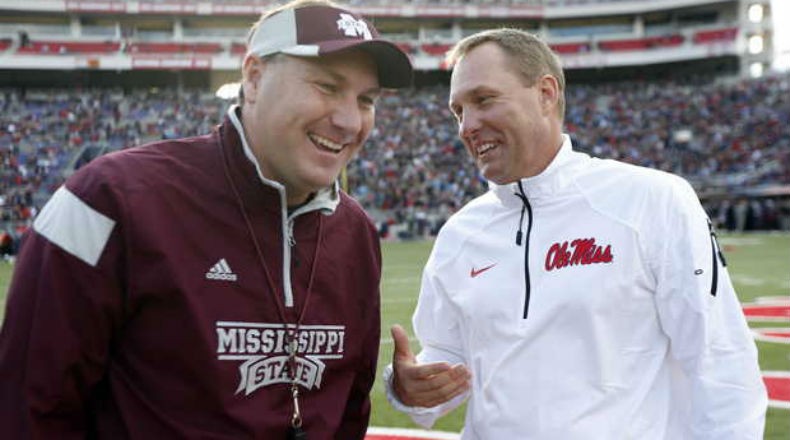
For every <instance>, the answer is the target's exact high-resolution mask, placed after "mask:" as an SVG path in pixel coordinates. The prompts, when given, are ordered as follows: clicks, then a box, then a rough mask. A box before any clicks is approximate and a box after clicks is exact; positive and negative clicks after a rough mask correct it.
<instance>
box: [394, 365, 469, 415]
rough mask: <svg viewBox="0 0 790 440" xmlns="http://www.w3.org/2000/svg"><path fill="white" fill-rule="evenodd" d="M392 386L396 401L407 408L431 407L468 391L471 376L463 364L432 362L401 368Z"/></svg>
mask: <svg viewBox="0 0 790 440" xmlns="http://www.w3.org/2000/svg"><path fill="white" fill-rule="evenodd" d="M399 373H400V374H398V373H396V382H395V383H394V384H393V385H394V386H395V390H396V392H397V394H398V397H399V398H400V400H401V401H402V402H403V403H404V404H406V405H409V406H422V407H431V406H436V405H438V404H440V403H444V402H446V401H448V400H450V399H452V398H454V397H456V396H458V395H459V394H461V393H463V392H465V391H466V390H468V389H469V382H470V378H471V375H470V373H469V370H467V368H466V367H465V366H463V365H460V364H459V365H455V366H452V367H451V366H450V365H449V364H447V363H434V364H425V365H419V366H412V367H410V368H403V369H401V371H400V372H399Z"/></svg>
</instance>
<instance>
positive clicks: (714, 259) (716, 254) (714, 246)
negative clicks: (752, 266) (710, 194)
mask: <svg viewBox="0 0 790 440" xmlns="http://www.w3.org/2000/svg"><path fill="white" fill-rule="evenodd" d="M708 230H709V231H710V251H711V264H712V265H713V276H712V277H711V278H712V279H711V283H710V294H711V296H716V293H717V290H718V288H719V260H721V265H722V267H727V261H726V260H725V259H724V255H723V254H722V253H721V247H719V245H718V244H719V243H718V241H717V240H716V231H715V230H714V229H713V223H711V221H710V219H708Z"/></svg>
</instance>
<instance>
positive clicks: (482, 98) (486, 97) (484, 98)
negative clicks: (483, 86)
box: [475, 95, 494, 105]
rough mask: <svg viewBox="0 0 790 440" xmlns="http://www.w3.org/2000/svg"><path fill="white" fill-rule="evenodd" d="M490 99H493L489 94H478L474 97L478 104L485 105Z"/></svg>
mask: <svg viewBox="0 0 790 440" xmlns="http://www.w3.org/2000/svg"><path fill="white" fill-rule="evenodd" d="M492 99H494V97H493V96H491V95H480V96H478V97H477V98H476V99H475V101H476V102H477V104H478V105H485V104H487V103H489V102H491V100H492Z"/></svg>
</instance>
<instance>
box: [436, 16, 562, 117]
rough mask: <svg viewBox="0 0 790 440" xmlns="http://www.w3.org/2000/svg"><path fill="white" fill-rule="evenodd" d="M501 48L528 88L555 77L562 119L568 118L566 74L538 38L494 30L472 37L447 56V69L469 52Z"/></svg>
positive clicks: (521, 33)
mask: <svg viewBox="0 0 790 440" xmlns="http://www.w3.org/2000/svg"><path fill="white" fill-rule="evenodd" d="M488 42H492V43H495V44H496V45H498V46H499V47H500V48H502V50H504V51H505V53H506V54H507V55H508V56H509V59H510V60H511V61H512V67H513V68H514V69H515V71H516V72H517V73H518V74H520V75H521V76H522V78H523V79H524V82H525V84H526V85H527V86H529V87H532V86H534V85H535V84H536V83H537V81H538V78H540V77H541V76H543V75H551V76H553V77H554V78H555V79H556V80H557V84H558V85H559V98H558V102H557V104H558V105H557V107H558V112H557V113H558V115H559V117H560V119H564V117H565V74H564V73H563V71H562V65H561V64H560V60H559V58H558V57H557V55H556V54H555V53H554V51H552V50H551V48H550V47H549V46H548V45H547V44H546V43H545V42H543V40H541V39H540V38H538V37H537V36H535V35H533V34H530V33H529V32H525V31H522V30H520V29H512V28H501V29H490V30H486V31H482V32H479V33H476V34H473V35H470V36H468V37H466V38H464V39H462V40H461V41H459V42H458V43H456V44H455V46H453V48H452V49H450V51H449V52H448V54H447V65H449V66H453V65H455V64H456V63H457V62H458V61H459V60H460V59H461V58H463V57H464V56H465V55H466V54H467V53H469V51H471V50H472V49H474V48H475V47H477V46H480V45H482V44H484V43H488Z"/></svg>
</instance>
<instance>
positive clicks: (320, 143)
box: [308, 133, 343, 154]
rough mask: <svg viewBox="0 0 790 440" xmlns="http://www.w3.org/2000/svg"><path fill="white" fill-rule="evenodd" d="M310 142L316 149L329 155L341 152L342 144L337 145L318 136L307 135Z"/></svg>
mask: <svg viewBox="0 0 790 440" xmlns="http://www.w3.org/2000/svg"><path fill="white" fill-rule="evenodd" d="M308 137H310V140H311V141H313V143H314V144H315V145H316V146H317V147H318V149H319V150H322V151H328V152H330V153H335V154H337V153H340V152H341V151H343V144H338V143H337V142H333V141H331V140H329V139H327V138H325V137H321V136H318V135H317V134H312V133H310V134H308Z"/></svg>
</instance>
